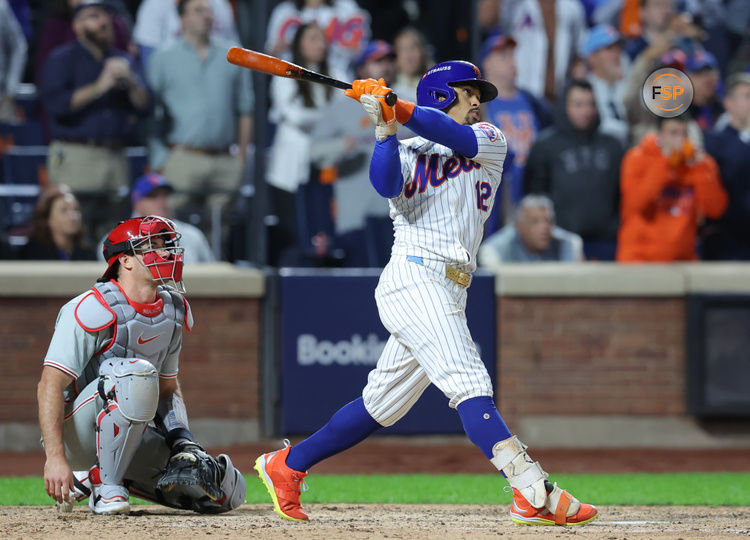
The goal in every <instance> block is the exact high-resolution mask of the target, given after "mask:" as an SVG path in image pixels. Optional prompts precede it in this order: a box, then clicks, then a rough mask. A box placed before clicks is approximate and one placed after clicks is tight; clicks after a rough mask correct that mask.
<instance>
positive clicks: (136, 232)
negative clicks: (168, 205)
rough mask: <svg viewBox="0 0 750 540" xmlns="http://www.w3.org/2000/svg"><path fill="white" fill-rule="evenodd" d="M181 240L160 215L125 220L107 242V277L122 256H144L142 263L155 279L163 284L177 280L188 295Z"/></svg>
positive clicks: (177, 285) (178, 287) (105, 247)
mask: <svg viewBox="0 0 750 540" xmlns="http://www.w3.org/2000/svg"><path fill="white" fill-rule="evenodd" d="M180 238H181V235H180V233H178V232H177V230H176V229H175V226H174V223H172V222H171V221H170V220H168V219H166V218H163V217H160V216H146V217H143V218H133V219H129V220H126V221H124V222H123V223H121V224H120V225H118V226H117V227H116V228H115V229H114V230H113V231H112V232H111V233H110V234H109V235H108V237H107V240H106V241H105V243H104V256H105V258H106V259H107V261H108V262H109V268H108V270H107V272H106V273H105V276H107V274H108V273H109V272H110V269H112V268H113V265H114V263H115V262H116V261H117V257H118V256H119V255H120V254H122V253H128V252H131V253H134V254H137V255H140V257H138V258H137V259H138V261H139V262H140V263H141V264H142V265H143V266H144V267H145V268H146V269H148V270H149V272H150V273H151V276H152V277H153V279H154V280H156V281H158V282H159V283H162V284H166V283H168V282H169V281H174V283H175V286H176V287H177V289H178V290H179V291H180V292H185V286H184V285H183V283H182V266H183V258H182V256H183V251H184V249H183V248H182V247H181V246H180ZM110 277H112V276H110Z"/></svg>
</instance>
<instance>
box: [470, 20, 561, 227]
mask: <svg viewBox="0 0 750 540" xmlns="http://www.w3.org/2000/svg"><path fill="white" fill-rule="evenodd" d="M515 49H516V40H515V39H513V38H512V37H510V36H507V35H505V34H502V33H497V34H494V35H492V36H490V37H489V38H487V40H486V41H485V42H484V45H483V46H482V50H481V53H480V56H479V61H480V64H481V68H482V73H484V75H485V76H486V77H487V80H488V81H490V82H491V83H492V84H494V85H495V86H496V87H497V97H496V98H495V99H493V100H490V101H488V102H487V103H485V104H484V108H485V113H486V116H487V119H488V120H489V121H490V122H491V123H493V124H495V125H496V126H498V127H499V128H500V129H502V130H503V134H504V135H505V138H506V140H507V141H508V150H509V151H510V155H512V159H506V161H505V166H504V168H503V176H504V179H505V181H504V182H503V185H502V186H501V191H500V197H501V198H500V199H499V201H498V204H496V205H495V206H496V207H497V208H498V210H499V212H496V213H495V214H493V216H491V217H490V218H489V220H488V223H487V230H486V231H485V233H486V234H488V235H489V234H492V233H493V232H494V231H496V230H497V229H498V228H499V227H501V226H502V225H503V222H507V221H509V220H510V218H511V216H512V215H513V211H514V208H515V207H516V205H518V203H519V202H520V201H521V199H522V198H523V172H524V169H525V167H526V159H527V158H528V155H529V151H530V150H531V146H532V145H533V144H534V141H535V140H536V138H537V136H538V135H539V132H540V131H542V130H543V129H544V128H546V127H548V126H550V125H551V124H552V121H553V117H552V111H551V108H550V106H549V104H548V103H547V101H546V100H544V99H543V98H538V97H536V96H534V95H533V94H532V93H531V92H529V91H527V90H525V89H523V88H519V87H518V86H517V85H516V77H517V75H518V67H517V65H516V56H515ZM496 216H498V217H499V218H500V219H496Z"/></svg>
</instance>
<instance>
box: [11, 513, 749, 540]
mask: <svg viewBox="0 0 750 540" xmlns="http://www.w3.org/2000/svg"><path fill="white" fill-rule="evenodd" d="M307 509H308V511H309V513H310V516H311V521H310V522H308V523H291V522H288V521H283V520H281V519H279V518H278V517H277V516H276V514H274V513H273V512H272V511H271V507H270V504H269V505H245V506H242V507H241V508H239V509H237V510H236V511H234V512H231V513H229V514H224V515H220V516H197V515H195V514H191V513H188V512H182V511H178V510H170V509H166V508H161V507H148V508H145V509H141V508H137V510H135V511H134V512H133V513H132V514H131V515H129V516H111V517H105V516H94V515H93V514H91V513H90V512H89V511H88V509H87V508H85V507H78V508H76V509H75V510H74V511H73V512H72V513H70V514H65V515H59V514H57V512H56V510H55V509H54V508H53V507H49V506H48V507H12V508H2V509H1V510H0V533H2V537H3V538H55V539H71V540H72V539H76V540H77V539H80V538H95V537H99V536H102V535H103V534H104V535H106V537H107V538H125V537H136V536H139V537H141V538H170V537H173V538H174V537H177V538H186V537H190V538H196V537H197V538H206V537H210V538H230V539H234V538H237V539H239V538H242V539H246V538H297V539H304V540H308V539H314V538H325V539H326V540H338V539H349V538H404V539H409V540H414V539H417V538H451V539H454V538H455V539H469V538H470V539H472V540H474V539H479V538H497V537H498V536H504V537H506V538H534V537H544V538H568V537H570V536H571V535H575V537H580V538H594V539H603V540H615V539H617V540H619V539H621V538H675V539H677V538H686V539H687V538H737V537H741V536H748V535H750V513H748V511H749V510H750V509H748V508H705V507H643V506H638V507H602V508H601V509H600V511H601V517H600V519H598V520H597V521H595V522H593V523H590V524H589V525H585V526H582V527H569V528H556V527H518V526H516V525H515V524H513V523H512V522H511V521H510V519H509V518H508V514H507V512H508V507H507V506H448V505H441V506H427V505H325V504H311V505H308V507H307Z"/></svg>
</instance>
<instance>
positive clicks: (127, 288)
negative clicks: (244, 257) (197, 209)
mask: <svg viewBox="0 0 750 540" xmlns="http://www.w3.org/2000/svg"><path fill="white" fill-rule="evenodd" d="M179 239H180V235H179V233H178V232H177V231H176V230H175V227H174V224H173V223H172V222H171V221H169V220H168V219H165V218H162V217H159V216H148V217H137V218H131V219H128V220H126V221H123V222H122V223H120V224H119V225H118V226H117V227H115V228H114V229H113V230H112V232H110V233H109V235H107V238H106V240H105V242H104V248H103V251H104V258H105V259H106V260H107V270H106V271H105V273H104V275H103V276H102V278H100V279H99V280H98V282H97V283H96V284H95V285H94V286H93V287H92V288H91V289H90V290H88V291H86V292H84V293H83V294H81V295H79V296H77V297H75V298H74V299H72V300H71V301H69V302H68V303H67V304H65V305H64V306H63V307H62V309H60V313H59V314H58V317H57V323H56V324H55V332H54V335H53V336H52V341H51V343H50V346H49V350H48V351H47V355H46V356H45V359H44V367H43V369H42V378H41V381H40V382H39V387H38V400H39V424H40V427H41V431H42V438H43V444H44V450H45V453H46V457H47V460H46V463H45V465H44V485H45V489H46V491H47V493H48V494H49V495H50V496H51V497H52V498H54V499H55V500H56V501H57V504H58V508H59V509H60V511H70V510H71V509H72V503H73V502H74V501H77V500H83V499H84V498H86V497H89V506H90V508H91V510H92V511H93V512H94V513H95V514H124V513H128V512H129V511H130V502H129V494H130V493H133V494H135V495H137V496H139V497H143V498H146V499H149V500H152V501H155V502H158V503H161V504H164V505H166V506H171V507H174V508H184V509H190V510H195V511H196V512H201V513H218V512H226V511H228V510H231V509H233V508H235V507H237V506H239V505H241V504H242V503H243V502H244V500H245V480H244V478H243V476H242V474H240V472H239V471H238V470H237V469H236V468H235V467H234V466H233V465H232V461H231V460H230V459H229V456H227V455H225V454H221V455H219V456H218V457H217V458H213V457H212V456H210V455H209V454H207V453H206V452H205V451H204V450H203V448H202V447H201V446H200V445H199V444H198V443H197V442H196V441H195V439H194V438H193V435H192V434H191V433H190V431H189V429H188V428H189V426H188V419H187V413H186V411H185V404H184V402H183V400H182V397H181V394H180V390H179V384H178V382H177V372H178V359H179V354H180V349H181V347H182V330H183V329H186V330H188V331H190V329H191V328H192V326H193V315H192V312H191V310H190V305H189V304H188V302H187V300H185V298H184V296H183V295H182V294H181V293H180V292H178V290H176V289H175V288H173V287H171V286H170V285H168V283H169V282H171V281H173V282H174V283H175V284H176V285H177V287H178V289H179V290H180V291H182V292H184V288H183V287H182V281H181V280H182V264H183V263H182V248H181V247H180V242H179ZM150 423H152V424H151V425H150ZM74 470H75V471H76V472H75V473H74V472H73V471H74Z"/></svg>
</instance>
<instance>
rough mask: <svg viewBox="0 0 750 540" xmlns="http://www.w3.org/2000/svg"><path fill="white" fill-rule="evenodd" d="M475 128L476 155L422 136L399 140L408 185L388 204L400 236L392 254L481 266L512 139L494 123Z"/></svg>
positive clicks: (469, 269)
mask: <svg viewBox="0 0 750 540" xmlns="http://www.w3.org/2000/svg"><path fill="white" fill-rule="evenodd" d="M471 128H472V129H473V130H474V134H475V135H476V137H477V145H478V152H477V155H476V156H474V157H473V158H472V159H468V158H465V157H463V156H461V155H459V154H457V153H456V152H454V151H453V150H452V149H450V148H448V147H446V146H443V145H441V144H438V143H435V142H433V141H430V140H427V139H425V138H423V137H414V138H413V139H407V140H405V141H402V142H400V143H399V156H400V158H401V174H402V176H403V179H404V186H403V188H402V190H401V193H400V194H399V195H398V196H397V197H394V198H393V199H390V202H389V205H390V210H391V211H390V214H391V219H393V228H394V234H395V239H394V243H393V250H392V252H391V255H392V256H393V255H414V256H418V257H423V258H426V259H433V260H438V261H444V262H446V263H450V264H451V265H453V266H456V267H457V268H460V269H462V270H465V271H467V272H473V271H474V270H476V267H477V265H476V255H477V250H478V249H479V244H480V243H481V241H482V236H483V234H484V222H485V221H486V220H487V217H488V216H489V212H490V211H491V210H492V205H493V203H494V201H495V194H496V192H497V189H498V187H499V186H500V180H501V177H502V173H503V161H505V154H506V151H507V143H506V141H505V136H504V135H503V133H502V132H501V131H500V130H499V129H498V128H497V127H495V126H493V125H492V124H489V123H486V122H480V123H477V124H474V125H472V126H471Z"/></svg>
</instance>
